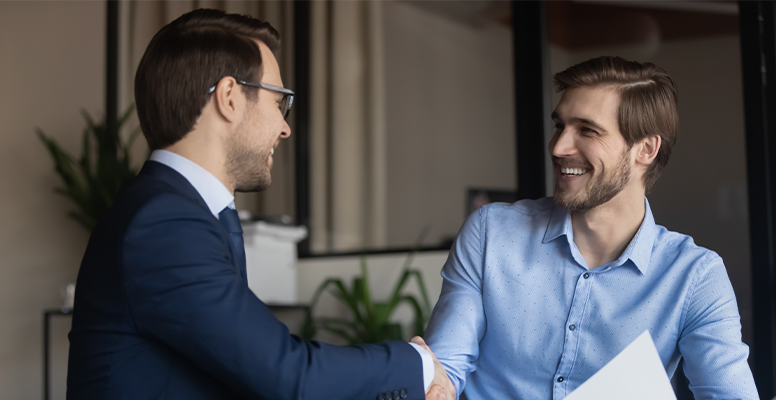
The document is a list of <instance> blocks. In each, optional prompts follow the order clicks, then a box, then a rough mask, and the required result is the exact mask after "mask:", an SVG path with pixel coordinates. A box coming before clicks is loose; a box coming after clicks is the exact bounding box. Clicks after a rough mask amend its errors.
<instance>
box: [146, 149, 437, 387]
mask: <svg viewBox="0 0 776 400" xmlns="http://www.w3.org/2000/svg"><path fill="white" fill-rule="evenodd" d="M149 160H151V161H156V162H158V163H162V164H164V165H166V166H168V167H170V168H172V169H174V170H175V171H176V172H178V173H179V174H181V175H183V177H184V178H186V180H188V181H189V183H191V186H194V189H195V190H196V191H197V193H199V195H200V196H202V199H203V200H205V204H207V207H208V208H209V209H210V212H211V213H212V214H213V216H214V217H216V219H219V218H218V214H219V213H220V212H221V211H223V209H224V208H226V207H229V208H232V209H234V196H233V195H232V193H230V192H229V189H227V188H226V186H224V184H223V183H221V181H219V180H218V178H216V177H215V176H213V174H211V173H210V172H208V171H207V170H206V169H204V168H202V167H200V166H199V165H198V164H197V163H195V162H193V161H191V160H189V159H188V158H186V157H183V156H181V155H178V154H175V153H173V152H171V151H167V150H154V151H153V152H152V153H151V157H150V158H149ZM410 345H411V346H412V347H413V348H414V349H415V350H416V351H417V352H418V354H420V358H421V360H422V362H423V386H424V388H425V390H428V388H429V386H431V381H432V380H433V379H434V360H433V359H432V358H431V354H429V353H428V352H427V351H426V350H425V349H423V348H422V347H420V346H418V345H417V344H415V343H410Z"/></svg>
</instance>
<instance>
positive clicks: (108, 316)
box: [67, 161, 424, 400]
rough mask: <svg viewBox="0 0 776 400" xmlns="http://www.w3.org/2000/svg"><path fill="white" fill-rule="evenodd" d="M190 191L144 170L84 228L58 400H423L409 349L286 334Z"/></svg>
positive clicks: (166, 171) (164, 171)
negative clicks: (390, 397) (392, 396)
mask: <svg viewBox="0 0 776 400" xmlns="http://www.w3.org/2000/svg"><path fill="white" fill-rule="evenodd" d="M229 240H230V239H229V235H228V233H227V232H226V230H225V229H224V228H223V226H222V225H221V223H220V222H219V221H218V220H217V219H216V218H214V217H213V214H211V212H210V210H209V209H208V207H207V206H206V204H205V202H204V200H203V199H202V198H201V197H200V195H199V194H198V193H197V191H196V190H195V189H194V187H192V186H191V184H189V182H188V181H187V180H186V179H185V178H184V177H183V176H182V175H180V174H179V173H177V172H176V171H175V170H173V169H171V168H169V167H167V166H165V165H163V164H160V163H157V162H154V161H148V162H146V164H145V165H144V166H143V169H142V170H141V172H140V173H139V175H138V176H137V177H136V178H134V179H133V180H132V181H130V182H129V183H127V184H126V185H125V186H124V187H123V188H122V190H121V192H120V194H119V197H118V199H117V201H116V204H115V205H114V206H113V208H112V209H111V210H110V211H109V212H108V213H107V215H106V216H105V217H104V218H103V220H102V221H101V222H100V224H99V225H98V226H97V228H96V229H95V230H94V232H93V234H92V236H91V238H90V240H89V245H88V247H87V249H86V254H85V255H84V259H83V262H82V264H81V269H80V271H79V274H78V281H77V285H76V298H75V307H74V314H73V328H72V331H71V332H70V358H69V361H68V377H67V386H68V389H67V398H68V399H95V400H96V399H100V400H103V399H136V400H141V399H166V400H176V399H186V400H196V399H242V398H245V399H273V400H282V399H370V400H371V399H375V398H377V397H378V396H379V395H380V393H383V392H394V391H398V392H396V393H401V391H402V389H405V391H404V392H405V393H406V394H407V399H422V398H424V393H423V368H422V362H421V358H420V355H419V354H418V353H417V351H416V350H415V349H413V348H412V347H411V346H410V345H409V344H407V343H403V342H385V343H382V344H377V345H365V346H359V347H340V346H333V345H328V344H324V343H319V342H315V341H303V340H301V339H300V338H298V337H296V336H294V335H290V334H289V332H288V329H287V328H286V327H285V325H283V324H282V323H280V322H279V321H278V320H277V319H276V318H275V317H274V315H273V314H272V312H270V310H269V309H268V308H267V307H266V306H265V305H264V303H262V302H261V300H259V299H258V298H257V297H256V296H255V295H254V294H253V293H252V292H251V291H250V289H249V288H248V284H247V282H246V280H245V279H243V278H242V277H241V275H240V273H239V272H238V268H237V266H236V265H235V263H234V259H235V257H233V256H232V254H231V250H230V246H229Z"/></svg>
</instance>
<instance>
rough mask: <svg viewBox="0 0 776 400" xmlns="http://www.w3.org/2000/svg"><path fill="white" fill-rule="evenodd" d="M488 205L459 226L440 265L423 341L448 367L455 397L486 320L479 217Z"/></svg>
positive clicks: (475, 353)
mask: <svg viewBox="0 0 776 400" xmlns="http://www.w3.org/2000/svg"><path fill="white" fill-rule="evenodd" d="M486 213H487V207H484V208H482V209H480V210H478V211H475V212H474V213H473V214H472V215H471V216H470V217H469V219H468V220H467V221H466V223H465V224H464V226H463V228H461V232H460V233H459V234H458V238H457V239H456V241H455V244H454V245H453V248H452V249H451V250H450V255H449V257H448V259H447V262H446V263H445V265H444V267H443V268H442V278H443V282H442V293H441V294H440V296H439V300H438V301H437V303H436V306H435V307H434V312H433V313H432V315H431V320H430V321H429V324H428V329H427V330H426V335H425V336H426V342H427V343H428V344H429V347H430V348H431V350H432V351H433V352H434V354H435V355H436V357H437V358H438V359H439V361H440V362H441V363H442V365H444V367H445V369H446V370H447V375H448V377H449V378H450V381H451V382H452V383H453V386H455V388H456V398H458V396H460V395H461V392H462V391H463V389H464V387H465V386H466V378H467V376H468V375H469V374H470V373H472V372H474V370H475V369H476V361H477V358H478V357H479V343H480V340H482V337H483V335H484V334H485V329H486V321H485V312H484V310H483V303H482V269H483V256H482V242H481V237H482V235H481V231H480V225H481V219H482V218H484V216H485V215H486Z"/></svg>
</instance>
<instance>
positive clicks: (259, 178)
mask: <svg viewBox="0 0 776 400" xmlns="http://www.w3.org/2000/svg"><path fill="white" fill-rule="evenodd" d="M226 152H227V153H226V154H227V156H226V172H227V174H228V176H229V177H230V178H231V179H232V180H233V182H234V190H235V191H236V192H260V191H262V190H266V189H267V188H269V186H270V185H271V184H272V175H271V173H270V167H269V156H270V151H269V150H267V151H261V150H259V149H258V146H255V145H253V144H252V143H251V141H250V140H249V139H248V135H247V129H246V127H245V126H240V127H239V128H238V129H237V132H235V135H234V136H233V137H232V138H230V139H229V141H228V142H227V146H226Z"/></svg>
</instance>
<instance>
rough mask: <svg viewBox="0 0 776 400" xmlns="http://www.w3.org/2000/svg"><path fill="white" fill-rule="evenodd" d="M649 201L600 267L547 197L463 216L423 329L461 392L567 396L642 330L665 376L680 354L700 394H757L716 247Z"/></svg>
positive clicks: (474, 397) (521, 396)
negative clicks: (621, 247)
mask: <svg viewBox="0 0 776 400" xmlns="http://www.w3.org/2000/svg"><path fill="white" fill-rule="evenodd" d="M645 203H646V214H645V217H644V220H643V222H642V224H641V226H640V227H639V230H638V232H637V233H636V235H635V236H634V238H633V239H632V240H631V242H630V243H629V244H628V246H627V248H626V249H625V251H624V252H623V253H622V255H621V256H620V257H619V258H618V259H617V260H615V261H612V262H610V263H608V264H605V265H603V266H600V267H598V268H595V269H589V268H588V266H587V263H586V262H585V259H584V258H583V257H582V255H581V254H580V252H579V249H578V248H577V246H576V244H575V243H574V234H573V230H572V226H571V216H570V214H569V213H568V212H567V211H566V210H564V209H561V208H559V207H556V206H555V205H554V203H553V201H552V199H551V198H545V199H540V200H535V201H534V200H523V201H519V202H517V203H514V204H504V203H497V204H490V205H487V206H485V207H483V208H481V209H480V210H478V211H476V212H474V213H473V214H472V215H471V216H470V217H469V219H468V220H467V221H466V223H465V224H464V226H463V228H462V229H461V232H460V233H459V235H458V238H457V239H456V242H455V245H454V246H453V249H452V250H451V251H450V256H449V258H448V260H447V262H446V263H445V266H444V268H443V269H442V277H443V279H444V282H443V286H442V294H441V296H440V298H439V301H438V302H437V304H436V307H435V308H434V312H433V315H432V317H431V322H430V323H429V326H428V329H427V331H426V341H427V342H428V343H429V345H430V347H431V350H432V351H433V352H434V353H435V354H436V356H437V357H438V358H439V360H440V361H441V362H442V364H443V365H444V366H445V368H446V369H447V372H448V375H449V376H450V378H451V380H452V381H453V384H454V385H455V386H456V388H457V392H458V394H460V393H461V390H462V389H463V388H464V387H465V389H466V395H467V397H468V398H469V399H470V400H479V399H492V398H510V399H563V398H564V397H566V396H567V395H568V394H569V393H571V392H572V391H573V390H574V389H576V388H577V387H579V386H580V385H581V384H582V383H584V382H585V381H586V380H587V379H588V378H590V377H591V376H592V375H593V374H594V373H595V372H597V371H598V370H599V369H600V368H601V367H603V366H604V365H605V364H606V363H607V362H609V361H610V360H611V359H612V358H614V356H615V355H617V354H618V353H619V352H620V351H622V350H623V349H624V348H625V347H626V346H627V345H628V344H630V343H631V342H632V341H633V340H634V339H636V337H637V336H639V334H641V333H642V332H644V331H645V330H649V332H650V334H651V335H652V338H653V339H654V341H655V345H656V347H657V349H658V353H659V354H660V358H661V360H662V362H663V366H664V367H665V369H666V372H667V373H668V375H669V376H673V373H674V371H675V370H676V367H677V364H678V363H679V361H680V359H681V358H682V357H683V358H684V361H685V364H684V371H685V373H686V375H687V377H688V378H689V379H690V389H691V390H692V391H693V392H694V394H695V398H699V399H700V398H703V399H706V398H714V399H758V398H759V397H758V395H757V389H756V388H755V385H754V379H753V378H752V373H751V371H750V369H749V365H748V364H747V361H746V360H747V357H748V355H749V348H748V347H747V346H746V345H745V344H743V343H742V342H741V324H740V318H739V314H738V306H737V305H736V300H735V294H734V293H733V287H732V286H731V284H730V279H729V278H728V276H727V272H726V270H725V266H724V264H723V263H722V259H721V258H720V257H719V256H718V255H717V254H716V253H714V252H713V251H710V250H707V249H704V248H702V247H699V246H697V245H695V243H694V242H693V240H692V238H691V237H689V236H686V235H682V234H679V233H676V232H671V231H668V230H667V229H666V228H664V227H662V226H659V225H655V220H654V218H653V216H652V211H651V209H650V207H649V203H648V202H647V201H646V199H645ZM626 397H627V396H626Z"/></svg>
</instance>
